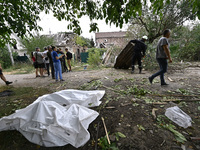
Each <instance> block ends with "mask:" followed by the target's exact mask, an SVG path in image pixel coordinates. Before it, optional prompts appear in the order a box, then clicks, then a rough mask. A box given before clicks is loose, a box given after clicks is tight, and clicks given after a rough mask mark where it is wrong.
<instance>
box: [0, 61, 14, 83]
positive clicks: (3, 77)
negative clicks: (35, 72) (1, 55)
mask: <svg viewBox="0 0 200 150" xmlns="http://www.w3.org/2000/svg"><path fill="white" fill-rule="evenodd" d="M2 71H3V69H2V67H1V64H0V78H1V79H2V80H3V81H4V82H5V83H6V85H9V84H11V83H12V82H9V81H7V80H6V78H5V76H4V75H3V72H2Z"/></svg>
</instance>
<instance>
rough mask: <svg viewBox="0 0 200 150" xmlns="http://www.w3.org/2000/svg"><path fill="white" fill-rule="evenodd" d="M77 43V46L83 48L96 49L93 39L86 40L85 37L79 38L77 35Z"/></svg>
mask: <svg viewBox="0 0 200 150" xmlns="http://www.w3.org/2000/svg"><path fill="white" fill-rule="evenodd" d="M75 42H76V44H77V45H79V46H82V47H84V46H86V47H88V48H92V47H94V41H93V39H88V38H85V37H83V36H78V35H77V36H76V37H75Z"/></svg>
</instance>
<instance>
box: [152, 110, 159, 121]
mask: <svg viewBox="0 0 200 150" xmlns="http://www.w3.org/2000/svg"><path fill="white" fill-rule="evenodd" d="M157 110H158V109H157V108H153V109H152V115H153V117H154V119H156V111H157Z"/></svg>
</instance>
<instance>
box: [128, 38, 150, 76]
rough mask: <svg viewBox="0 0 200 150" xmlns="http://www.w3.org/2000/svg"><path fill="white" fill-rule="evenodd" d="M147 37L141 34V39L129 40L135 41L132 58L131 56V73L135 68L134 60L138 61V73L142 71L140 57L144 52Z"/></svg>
mask: <svg viewBox="0 0 200 150" xmlns="http://www.w3.org/2000/svg"><path fill="white" fill-rule="evenodd" d="M147 39H148V37H147V36H143V37H142V39H141V40H131V41H130V42H131V43H135V46H134V51H133V58H132V72H131V73H132V74H133V73H134V70H135V62H136V60H137V62H138V68H139V73H142V57H144V56H145V52H146V49H147V45H146V44H145V42H146V40H147Z"/></svg>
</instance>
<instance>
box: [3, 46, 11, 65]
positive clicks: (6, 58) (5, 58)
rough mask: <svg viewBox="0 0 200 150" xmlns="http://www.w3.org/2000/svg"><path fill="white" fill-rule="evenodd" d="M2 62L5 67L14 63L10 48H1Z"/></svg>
mask: <svg viewBox="0 0 200 150" xmlns="http://www.w3.org/2000/svg"><path fill="white" fill-rule="evenodd" d="M0 63H1V66H2V67H3V68H8V67H10V66H11V65H12V63H11V60H10V55H9V52H8V48H7V47H4V48H0Z"/></svg>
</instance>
